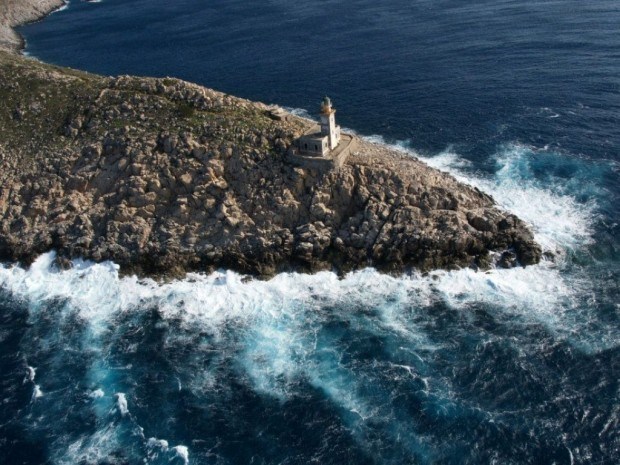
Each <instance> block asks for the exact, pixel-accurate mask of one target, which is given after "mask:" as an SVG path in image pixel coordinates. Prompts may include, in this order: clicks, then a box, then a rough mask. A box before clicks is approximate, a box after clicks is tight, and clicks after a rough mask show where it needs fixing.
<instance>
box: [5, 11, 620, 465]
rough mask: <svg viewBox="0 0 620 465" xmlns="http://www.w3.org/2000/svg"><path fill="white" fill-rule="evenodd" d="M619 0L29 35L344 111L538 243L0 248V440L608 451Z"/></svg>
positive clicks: (614, 434) (54, 456)
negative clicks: (369, 255)
mask: <svg viewBox="0 0 620 465" xmlns="http://www.w3.org/2000/svg"><path fill="white" fill-rule="evenodd" d="M618 24H620V7H619V6H618V5H617V2H615V1H593V2H576V1H537V2H534V1H514V0H504V1H494V2H490V1H488V2H483V1H478V2H468V3H467V4H464V3H463V2H456V1H447V0H444V1H437V2H427V1H412V2H411V1H409V2H405V1H400V0H390V1H386V2H382V3H381V4H377V3H376V2H369V1H368V0H358V1H350V2H346V3H344V2H337V1H330V0H328V1H323V2H309V1H299V2H295V3H291V2H282V1H257V2H242V1H228V2H223V1H189V0H184V1H178V2H163V1H159V0H150V1H146V0H144V1H142V0H132V1H127V0H125V1H120V0H105V1H103V2H101V3H86V2H76V1H74V2H72V3H71V4H70V6H69V8H67V9H65V10H63V11H60V12H58V13H55V14H53V15H51V16H50V17H49V18H47V19H46V20H44V21H42V22H39V23H36V24H33V25H30V26H28V27H25V28H23V29H22V32H23V33H24V34H25V36H26V38H27V42H28V48H27V52H28V53H29V54H31V55H33V56H35V57H38V58H40V59H43V60H45V61H49V62H53V63H58V64H63V65H69V66H73V67H78V68H81V69H87V70H91V71H96V72H99V73H104V74H117V73H131V74H145V75H159V76H166V75H172V76H178V77H182V78H185V79H188V80H192V81H196V82H199V83H201V84H204V85H207V86H210V87H215V88H217V89H220V90H223V91H225V92H229V93H232V94H236V95H240V96H243V97H247V98H251V99H254V100H262V101H265V102H269V103H277V104H280V105H283V106H286V107H289V108H291V109H294V111H297V112H300V113H304V112H306V113H308V112H309V113H311V114H312V113H313V112H314V111H315V110H316V108H315V105H316V102H318V101H320V99H321V97H322V96H323V94H325V93H327V94H329V95H330V96H331V97H332V99H333V100H334V102H335V104H336V106H337V107H338V116H339V119H340V122H341V123H342V124H343V125H344V126H347V127H349V128H351V129H352V130H355V131H356V132H358V133H359V134H361V135H363V136H364V137H368V138H370V139H372V140H380V141H383V142H385V143H388V144H391V145H394V146H395V147H397V148H399V149H400V150H403V151H404V152H405V153H410V154H412V155H415V156H418V157H420V158H422V159H424V160H425V161H426V162H428V163H429V164H431V165H432V166H435V167H437V168H439V169H442V170H445V171H448V172H450V173H452V174H453V175H454V176H456V177H457V178H459V179H461V180H462V181H464V182H467V183H470V184H473V185H475V186H477V187H479V188H480V189H482V190H484V191H486V192H488V193H490V194H492V195H493V197H494V198H495V199H496V201H497V203H498V204H499V206H500V207H501V208H504V209H507V210H510V211H512V212H514V213H516V214H517V215H519V216H520V217H521V218H523V219H524V220H526V221H527V222H528V223H529V224H530V225H531V226H532V229H533V231H534V233H535V235H536V238H537V240H538V241H539V243H540V244H541V245H542V246H543V248H544V250H545V251H548V252H552V253H553V254H554V255H555V259H554V260H553V261H544V262H543V263H541V264H540V265H538V266H533V267H528V268H525V269H523V268H521V269H512V270H493V271H491V272H489V273H477V272H474V271H472V270H460V271H454V272H436V273H431V274H430V275H424V276H422V275H411V276H402V277H398V278H397V277H388V276H384V275H381V274H379V273H377V272H375V271H373V270H365V271H362V272H358V273H354V274H351V275H348V276H347V277H346V278H344V279H342V280H339V279H338V278H337V277H336V276H335V275H334V274H332V273H319V274H317V275H312V276H307V275H296V274H282V275H279V276H277V277H276V278H274V279H272V280H270V281H268V282H261V281H253V280H250V281H247V280H246V279H244V278H243V277H242V276H239V275H237V274H235V273H232V272H229V271H226V270H223V271H221V272H218V273H214V274H212V275H208V276H206V275H191V276H189V277H188V278H187V279H185V280H180V281H175V282H171V283H168V284H157V283H155V282H152V281H148V280H146V281H139V280H137V279H135V278H119V277H118V273H117V269H116V267H115V265H114V264H112V263H103V264H92V263H85V262H76V263H75V267H74V268H73V269H72V270H69V271H58V270H55V269H54V268H53V266H52V265H51V263H52V258H53V255H52V254H48V255H44V256H42V257H40V258H39V260H38V261H37V262H36V263H35V264H34V265H33V266H32V267H31V268H29V269H23V268H20V267H13V266H10V265H4V266H2V267H1V268H0V373H2V375H1V377H0V380H1V384H0V386H1V387H0V392H1V393H2V398H3V403H2V407H1V410H0V441H1V444H2V447H0V462H3V463H53V464H74V463H84V464H91V463H92V464H104V463H105V464H112V463H114V464H116V463H131V464H133V463H152V464H164V463H173V464H174V463H179V464H181V463H192V464H212V463H213V464H246V463H253V464H259V463H260V464H276V463H277V464H280V463H286V464H306V463H310V462H317V463H325V464H328V463H334V464H341V463H351V464H361V463H369V464H371V463H373V464H375V463H376V464H379V463H380V464H384V463H385V464H390V463H393V464H402V463H416V464H417V463H419V464H426V463H455V464H456V463H459V464H460V463H472V464H473V463H485V464H486V463H501V464H509V463H515V464H517V463H519V464H521V463H536V464H538V463H548V464H551V463H556V464H572V463H583V464H586V463H588V464H590V463H597V464H615V463H618V461H619V460H620V439H619V438H620V435H619V434H618V433H619V429H620V428H619V422H620V407H619V405H620V386H619V381H618V379H619V376H618V373H620V329H619V328H620V325H619V323H620V299H619V295H620V292H619V291H620V290H619V282H620V279H619V278H620V267H619V263H620V261H619V256H618V250H619V242H618V219H619V205H620V202H619V193H620V185H619V183H618V171H619V169H618V168H619V164H618V147H620V132H619V131H620V130H619V129H618V128H619V127H620V125H619V124H618V123H619V122H620V121H619V119H620V117H619V116H618V115H620V113H619V110H620V81H619V79H618V76H619V75H620V73H619V72H618V71H620V70H619V69H618V68H619V67H620V64H619V63H620V62H619V60H618V59H619V58H620V54H619V52H618V51H619V50H620V36H619V35H618V26H617V25H618Z"/></svg>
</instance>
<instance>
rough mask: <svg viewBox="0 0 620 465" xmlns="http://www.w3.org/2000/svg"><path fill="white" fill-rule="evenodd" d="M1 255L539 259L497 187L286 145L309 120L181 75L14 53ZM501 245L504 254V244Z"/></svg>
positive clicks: (304, 263) (360, 261)
mask: <svg viewBox="0 0 620 465" xmlns="http://www.w3.org/2000/svg"><path fill="white" fill-rule="evenodd" d="M0 101H2V102H3V105H2V109H1V110H0V166H1V169H0V260H3V261H21V262H24V263H28V262H30V261H31V260H33V259H34V258H35V257H36V256H38V255H39V254H41V253H43V252H45V251H48V250H52V249H53V250H56V251H57V252H58V256H59V257H60V258H61V260H62V259H64V258H67V259H68V258H73V257H83V258H87V259H91V260H95V261H102V260H113V261H115V262H116V263H118V264H119V265H120V266H121V269H122V270H123V271H125V272H136V273H138V274H140V275H171V276H177V275H179V274H182V273H184V272H186V271H189V270H204V271H209V270H212V269H214V268H219V267H224V268H229V269H233V270H237V271H240V272H244V273H251V274H256V275H261V276H269V275H272V274H274V273H276V272H280V271H285V270H302V271H316V270H321V269H337V270H338V271H341V272H345V271H348V270H352V269H356V268H361V267H366V266H374V267H377V268H378V269H381V270H385V271H393V272H402V271H404V270H406V269H409V268H416V269H419V270H430V269H436V268H446V269H451V268H455V267H463V266H474V267H481V268H487V267H489V266H490V265H492V264H493V262H496V263H497V264H499V265H501V266H506V267H510V266H516V265H519V264H520V265H530V264H534V263H537V262H538V261H539V260H540V254H541V251H540V247H539V246H538V245H537V244H536V243H535V242H534V241H533V236H532V233H531V232H530V231H529V229H528V228H527V226H526V225H525V224H524V223H523V222H522V221H521V220H519V219H518V218H517V217H515V216H514V215H511V214H509V213H506V212H504V211H501V210H499V209H498V208H496V207H495V206H494V202H493V200H492V199H491V197H489V196H488V195H486V194H484V193H482V192H480V191H479V190H476V189H474V188H471V187H469V186H465V185H463V184H460V183H458V182H457V181H456V180H455V179H454V178H452V177H451V176H449V175H447V174H445V173H441V172H439V171H437V170H435V169H432V168H430V167H428V166H426V165H425V164H423V163H421V162H420V161H418V160H416V159H414V158H412V157H410V156H407V155H405V154H402V153H399V152H397V151H393V150H391V149H389V148H388V147H385V146H381V145H377V144H372V143H369V142H364V141H359V143H358V144H357V148H356V150H355V151H354V152H353V153H352V154H351V155H350V156H349V158H348V160H347V162H346V164H345V165H344V166H343V167H342V168H341V169H340V170H338V171H329V172H318V171H314V170H312V169H307V168H303V167H296V166H293V165H291V164H290V163H289V162H287V160H286V156H285V154H286V150H287V148H288V147H289V146H290V144H291V143H292V142H293V141H294V140H295V138H297V137H298V136H299V135H300V134H302V133H303V132H304V131H306V130H307V128H308V125H309V124H312V123H311V122H310V121H308V120H305V119H302V118H298V117H295V116H293V115H287V117H286V118H275V117H274V115H273V112H271V111H269V108H268V107H267V106H265V105H263V104H260V103H254V102H250V101H247V100H243V99H239V98H235V97H232V96H229V95H224V94H222V93H219V92H216V91H213V90H210V89H206V88H203V87H200V86H197V85H194V84H190V83H187V82H183V81H180V80H176V79H169V78H166V79H153V78H138V77H129V76H122V77H114V78H106V77H101V76H95V75H91V74H87V73H82V72H78V71H74V70H69V69H64V68H58V67H54V66H50V65H46V64H43V63H39V62H36V61H34V60H30V59H27V58H24V57H21V56H18V55H15V54H12V53H6V52H0ZM491 252H497V253H491Z"/></svg>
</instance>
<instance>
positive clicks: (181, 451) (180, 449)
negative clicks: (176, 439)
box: [173, 446, 189, 465]
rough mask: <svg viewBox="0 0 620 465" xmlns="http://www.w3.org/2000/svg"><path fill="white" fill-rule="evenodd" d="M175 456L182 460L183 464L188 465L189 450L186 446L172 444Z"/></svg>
mask: <svg viewBox="0 0 620 465" xmlns="http://www.w3.org/2000/svg"><path fill="white" fill-rule="evenodd" d="M173 449H174V450H175V452H176V454H177V457H179V458H180V459H181V460H183V464H184V465H189V450H188V449H187V447H186V446H174V447H173Z"/></svg>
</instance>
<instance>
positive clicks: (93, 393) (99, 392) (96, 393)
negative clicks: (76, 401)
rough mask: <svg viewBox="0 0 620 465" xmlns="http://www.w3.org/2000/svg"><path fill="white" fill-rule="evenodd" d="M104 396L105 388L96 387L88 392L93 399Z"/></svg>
mask: <svg viewBox="0 0 620 465" xmlns="http://www.w3.org/2000/svg"><path fill="white" fill-rule="evenodd" d="M103 396H105V392H103V389H95V390H94V391H91V392H90V393H89V394H88V397H90V398H91V399H101V398H102V397H103Z"/></svg>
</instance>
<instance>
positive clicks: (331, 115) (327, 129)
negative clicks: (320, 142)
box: [321, 97, 340, 150]
mask: <svg viewBox="0 0 620 465" xmlns="http://www.w3.org/2000/svg"><path fill="white" fill-rule="evenodd" d="M321 136H327V137H328V147H329V150H334V149H335V148H336V146H337V145H338V143H339V142H340V126H337V125H336V109H335V108H332V102H331V100H330V99H329V97H325V98H324V99H323V103H322V104H321Z"/></svg>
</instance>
